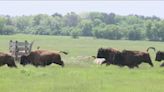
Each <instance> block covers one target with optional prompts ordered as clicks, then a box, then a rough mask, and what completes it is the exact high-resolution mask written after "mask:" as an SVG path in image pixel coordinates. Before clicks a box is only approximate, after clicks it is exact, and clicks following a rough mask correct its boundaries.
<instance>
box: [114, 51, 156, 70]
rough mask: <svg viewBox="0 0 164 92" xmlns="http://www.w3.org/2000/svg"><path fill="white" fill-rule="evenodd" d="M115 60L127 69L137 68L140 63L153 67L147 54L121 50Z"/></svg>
mask: <svg viewBox="0 0 164 92" xmlns="http://www.w3.org/2000/svg"><path fill="white" fill-rule="evenodd" d="M115 59H117V60H118V61H120V62H121V63H120V64H121V65H122V66H128V67H129V68H134V67H137V68H138V67H139V66H138V65H140V64H141V63H142V62H143V63H148V64H149V65H150V66H152V67H153V63H152V61H151V58H150V55H149V53H147V52H141V51H131V50H123V51H122V52H121V54H120V55H116V56H115Z"/></svg>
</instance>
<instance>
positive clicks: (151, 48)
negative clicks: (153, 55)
mask: <svg viewBox="0 0 164 92" xmlns="http://www.w3.org/2000/svg"><path fill="white" fill-rule="evenodd" d="M149 49H153V50H154V52H155V51H156V49H155V47H149V48H147V50H146V51H147V52H148V51H149Z"/></svg>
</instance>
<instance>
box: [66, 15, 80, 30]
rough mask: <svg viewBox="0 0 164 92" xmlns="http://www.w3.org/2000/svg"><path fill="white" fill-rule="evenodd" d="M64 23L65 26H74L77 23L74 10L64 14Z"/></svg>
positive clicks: (77, 18)
mask: <svg viewBox="0 0 164 92" xmlns="http://www.w3.org/2000/svg"><path fill="white" fill-rule="evenodd" d="M64 23H65V25H66V26H69V27H75V26H77V25H78V23H79V17H78V15H77V14H76V13H74V12H71V13H67V15H65V16H64Z"/></svg>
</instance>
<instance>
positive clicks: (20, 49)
mask: <svg viewBox="0 0 164 92" xmlns="http://www.w3.org/2000/svg"><path fill="white" fill-rule="evenodd" d="M33 42H34V41H32V42H31V43H29V42H28V41H27V40H25V41H24V42H18V41H15V42H14V41H12V40H10V42H9V51H10V53H11V55H12V56H13V57H14V58H15V60H18V59H19V58H20V57H21V56H22V55H27V54H29V53H30V52H31V50H32V45H33Z"/></svg>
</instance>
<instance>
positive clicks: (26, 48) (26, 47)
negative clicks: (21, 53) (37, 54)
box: [25, 40, 28, 55]
mask: <svg viewBox="0 0 164 92" xmlns="http://www.w3.org/2000/svg"><path fill="white" fill-rule="evenodd" d="M27 50H28V42H27V40H25V54H26V55H27V53H28V52H27Z"/></svg>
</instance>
